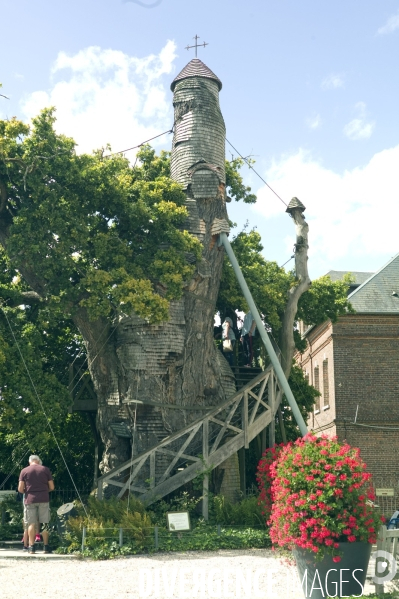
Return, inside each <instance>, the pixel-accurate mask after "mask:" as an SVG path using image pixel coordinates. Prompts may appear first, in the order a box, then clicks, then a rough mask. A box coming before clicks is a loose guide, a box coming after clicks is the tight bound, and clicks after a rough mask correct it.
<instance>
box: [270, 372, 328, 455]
mask: <svg viewBox="0 0 399 599" xmlns="http://www.w3.org/2000/svg"><path fill="white" fill-rule="evenodd" d="M288 383H289V385H290V387H291V391H292V393H293V394H294V397H295V399H296V401H297V404H298V407H299V411H300V412H301V414H302V416H303V418H304V420H305V422H306V421H307V419H308V417H309V414H310V413H311V412H312V411H313V407H314V404H315V401H316V398H317V397H319V396H320V395H321V394H320V392H319V391H317V389H315V388H314V387H312V385H309V383H308V381H307V380H306V379H305V375H304V372H303V370H302V368H301V367H300V366H297V365H296V364H293V366H292V368H291V372H290V376H289V378H288ZM281 411H282V414H283V419H284V426H285V432H286V435H287V441H295V439H297V438H298V437H299V436H300V431H299V428H298V424H297V422H296V420H295V418H294V416H293V414H292V410H291V408H290V407H289V405H288V402H287V398H286V397H285V395H283V399H282V402H281ZM276 443H282V438H281V430H280V426H279V425H278V421H276Z"/></svg>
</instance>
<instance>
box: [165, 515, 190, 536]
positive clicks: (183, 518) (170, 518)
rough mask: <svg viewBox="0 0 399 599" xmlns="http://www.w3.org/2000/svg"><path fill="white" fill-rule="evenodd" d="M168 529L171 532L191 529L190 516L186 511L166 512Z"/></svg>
mask: <svg viewBox="0 0 399 599" xmlns="http://www.w3.org/2000/svg"><path fill="white" fill-rule="evenodd" d="M166 519H167V522H168V529H169V530H170V531H172V532H182V531H184V530H191V524H190V516H189V513H188V512H168V513H167V514H166Z"/></svg>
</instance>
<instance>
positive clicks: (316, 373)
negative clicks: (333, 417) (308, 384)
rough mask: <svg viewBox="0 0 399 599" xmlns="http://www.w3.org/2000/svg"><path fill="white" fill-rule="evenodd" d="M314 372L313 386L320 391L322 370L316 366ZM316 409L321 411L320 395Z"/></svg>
mask: <svg viewBox="0 0 399 599" xmlns="http://www.w3.org/2000/svg"><path fill="white" fill-rule="evenodd" d="M313 374H314V376H313V387H314V388H315V389H317V391H320V370H319V367H318V366H315V368H314V373H313ZM315 410H316V412H320V396H319V397H316V403H315Z"/></svg>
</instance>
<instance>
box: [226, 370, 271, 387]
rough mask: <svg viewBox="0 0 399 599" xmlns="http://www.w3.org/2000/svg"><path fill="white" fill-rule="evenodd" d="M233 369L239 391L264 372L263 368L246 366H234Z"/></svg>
mask: <svg viewBox="0 0 399 599" xmlns="http://www.w3.org/2000/svg"><path fill="white" fill-rule="evenodd" d="M232 371H233V373H234V376H235V379H236V388H237V391H239V389H241V388H242V387H245V385H247V384H248V383H250V382H251V381H252V379H254V378H255V377H256V376H258V374H260V373H261V372H263V371H262V369H261V368H246V367H245V366H233V368H232Z"/></svg>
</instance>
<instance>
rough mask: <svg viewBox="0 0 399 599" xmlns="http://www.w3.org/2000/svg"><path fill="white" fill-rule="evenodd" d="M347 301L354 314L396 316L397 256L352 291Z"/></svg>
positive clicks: (398, 297)
mask: <svg viewBox="0 0 399 599" xmlns="http://www.w3.org/2000/svg"><path fill="white" fill-rule="evenodd" d="M393 294H397V295H393ZM348 300H349V301H350V303H351V304H352V306H353V307H354V309H355V310H356V312H360V313H367V312H369V313H373V314H380V313H387V314H398V313H399V254H396V256H394V257H393V258H392V259H391V260H390V261H389V262H388V264H385V266H383V267H382V268H381V269H380V270H379V271H378V272H376V273H375V274H373V275H371V277H369V278H368V279H367V280H366V281H365V282H364V283H362V284H361V285H360V286H359V287H358V288H357V289H356V290H355V291H353V293H351V294H350V295H349V296H348Z"/></svg>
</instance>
